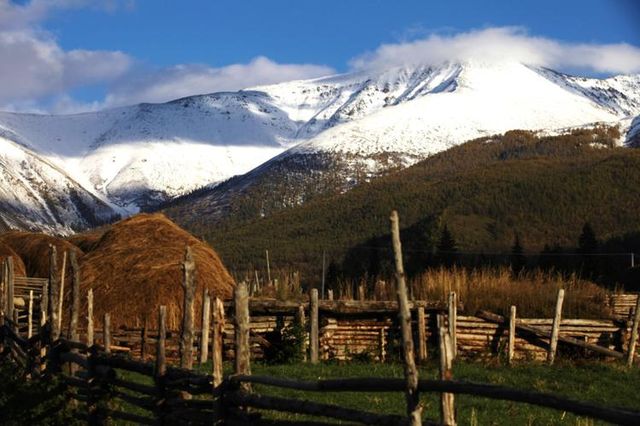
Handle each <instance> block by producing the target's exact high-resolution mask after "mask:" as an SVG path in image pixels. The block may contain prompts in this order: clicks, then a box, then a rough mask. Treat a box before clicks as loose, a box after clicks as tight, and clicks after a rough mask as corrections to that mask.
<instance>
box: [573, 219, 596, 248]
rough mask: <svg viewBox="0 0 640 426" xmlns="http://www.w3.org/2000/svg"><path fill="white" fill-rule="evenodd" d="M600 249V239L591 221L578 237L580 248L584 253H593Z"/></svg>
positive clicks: (585, 225)
mask: <svg viewBox="0 0 640 426" xmlns="http://www.w3.org/2000/svg"><path fill="white" fill-rule="evenodd" d="M597 249H598V240H597V238H596V233H595V232H594V231H593V228H592V227H591V224H590V223H589V222H587V223H585V224H584V226H583V227H582V233H581V234H580V238H579V239H578V250H579V251H580V253H582V254H592V253H595V252H596V250H597Z"/></svg>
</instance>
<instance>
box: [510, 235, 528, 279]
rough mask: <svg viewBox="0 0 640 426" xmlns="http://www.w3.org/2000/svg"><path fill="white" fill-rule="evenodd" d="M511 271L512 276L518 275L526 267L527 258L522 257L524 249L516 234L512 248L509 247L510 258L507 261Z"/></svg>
mask: <svg viewBox="0 0 640 426" xmlns="http://www.w3.org/2000/svg"><path fill="white" fill-rule="evenodd" d="M509 263H510V264H511V270H512V271H513V273H514V274H518V273H520V272H521V271H522V270H523V269H524V268H525V266H527V258H526V257H525V256H524V249H523V248H522V244H521V243H520V236H519V235H518V234H517V233H516V235H515V238H514V241H513V246H512V247H511V257H510V259H509Z"/></svg>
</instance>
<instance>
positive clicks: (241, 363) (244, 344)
mask: <svg viewBox="0 0 640 426" xmlns="http://www.w3.org/2000/svg"><path fill="white" fill-rule="evenodd" d="M235 322H236V324H235V325H236V327H235V329H236V330H235V331H236V360H235V373H236V374H243V375H251V346H250V341H249V332H250V329H249V294H248V291H247V284H246V283H245V282H241V283H240V284H238V285H237V286H236V291H235ZM242 388H243V389H244V390H245V391H250V390H251V388H250V385H249V384H244V385H242Z"/></svg>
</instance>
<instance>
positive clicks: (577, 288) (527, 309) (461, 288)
mask: <svg viewBox="0 0 640 426" xmlns="http://www.w3.org/2000/svg"><path fill="white" fill-rule="evenodd" d="M410 285H411V286H412V288H413V294H414V297H415V298H416V299H425V300H443V301H444V300H446V298H447V295H448V293H449V292H450V291H455V292H456V293H457V294H458V298H459V300H460V301H461V302H462V303H463V304H464V308H465V312H466V313H468V314H473V313H475V312H477V311H478V310H481V309H484V310H489V311H493V312H496V313H499V314H502V315H508V312H509V308H510V306H511V305H515V306H516V307H517V309H518V316H520V317H529V318H549V317H551V316H553V312H554V308H555V300H556V296H557V292H558V289H560V288H564V289H565V298H564V304H563V312H562V314H563V317H565V318H607V317H609V316H610V311H609V309H608V307H607V300H608V292H607V290H605V289H604V288H602V287H600V286H598V285H597V284H595V283H593V282H591V281H587V280H584V279H580V278H578V277H576V276H575V275H574V276H570V277H564V276H563V275H561V274H559V273H552V272H543V271H532V272H527V273H521V274H518V275H515V276H514V275H513V274H512V272H511V270H510V269H508V268H499V269H488V268H487V269H476V270H471V271H469V270H465V269H461V268H454V269H446V268H438V269H431V270H428V271H427V272H425V273H424V274H422V275H421V276H420V277H418V278H416V279H414V280H412V281H411V283H410Z"/></svg>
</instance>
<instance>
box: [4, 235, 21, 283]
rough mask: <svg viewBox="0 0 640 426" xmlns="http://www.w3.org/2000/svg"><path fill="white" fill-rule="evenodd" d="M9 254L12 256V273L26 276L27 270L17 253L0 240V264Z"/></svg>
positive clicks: (17, 275)
mask: <svg viewBox="0 0 640 426" xmlns="http://www.w3.org/2000/svg"><path fill="white" fill-rule="evenodd" d="M9 256H11V257H12V258H13V273H14V274H15V276H16V277H24V276H26V275H27V271H26V269H25V267H24V262H23V261H22V259H21V258H20V256H18V254H17V253H16V252H15V251H14V250H13V249H12V248H11V247H10V246H8V245H7V244H5V243H3V242H0V265H2V264H3V262H4V260H5V259H6V258H7V257H9Z"/></svg>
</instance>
